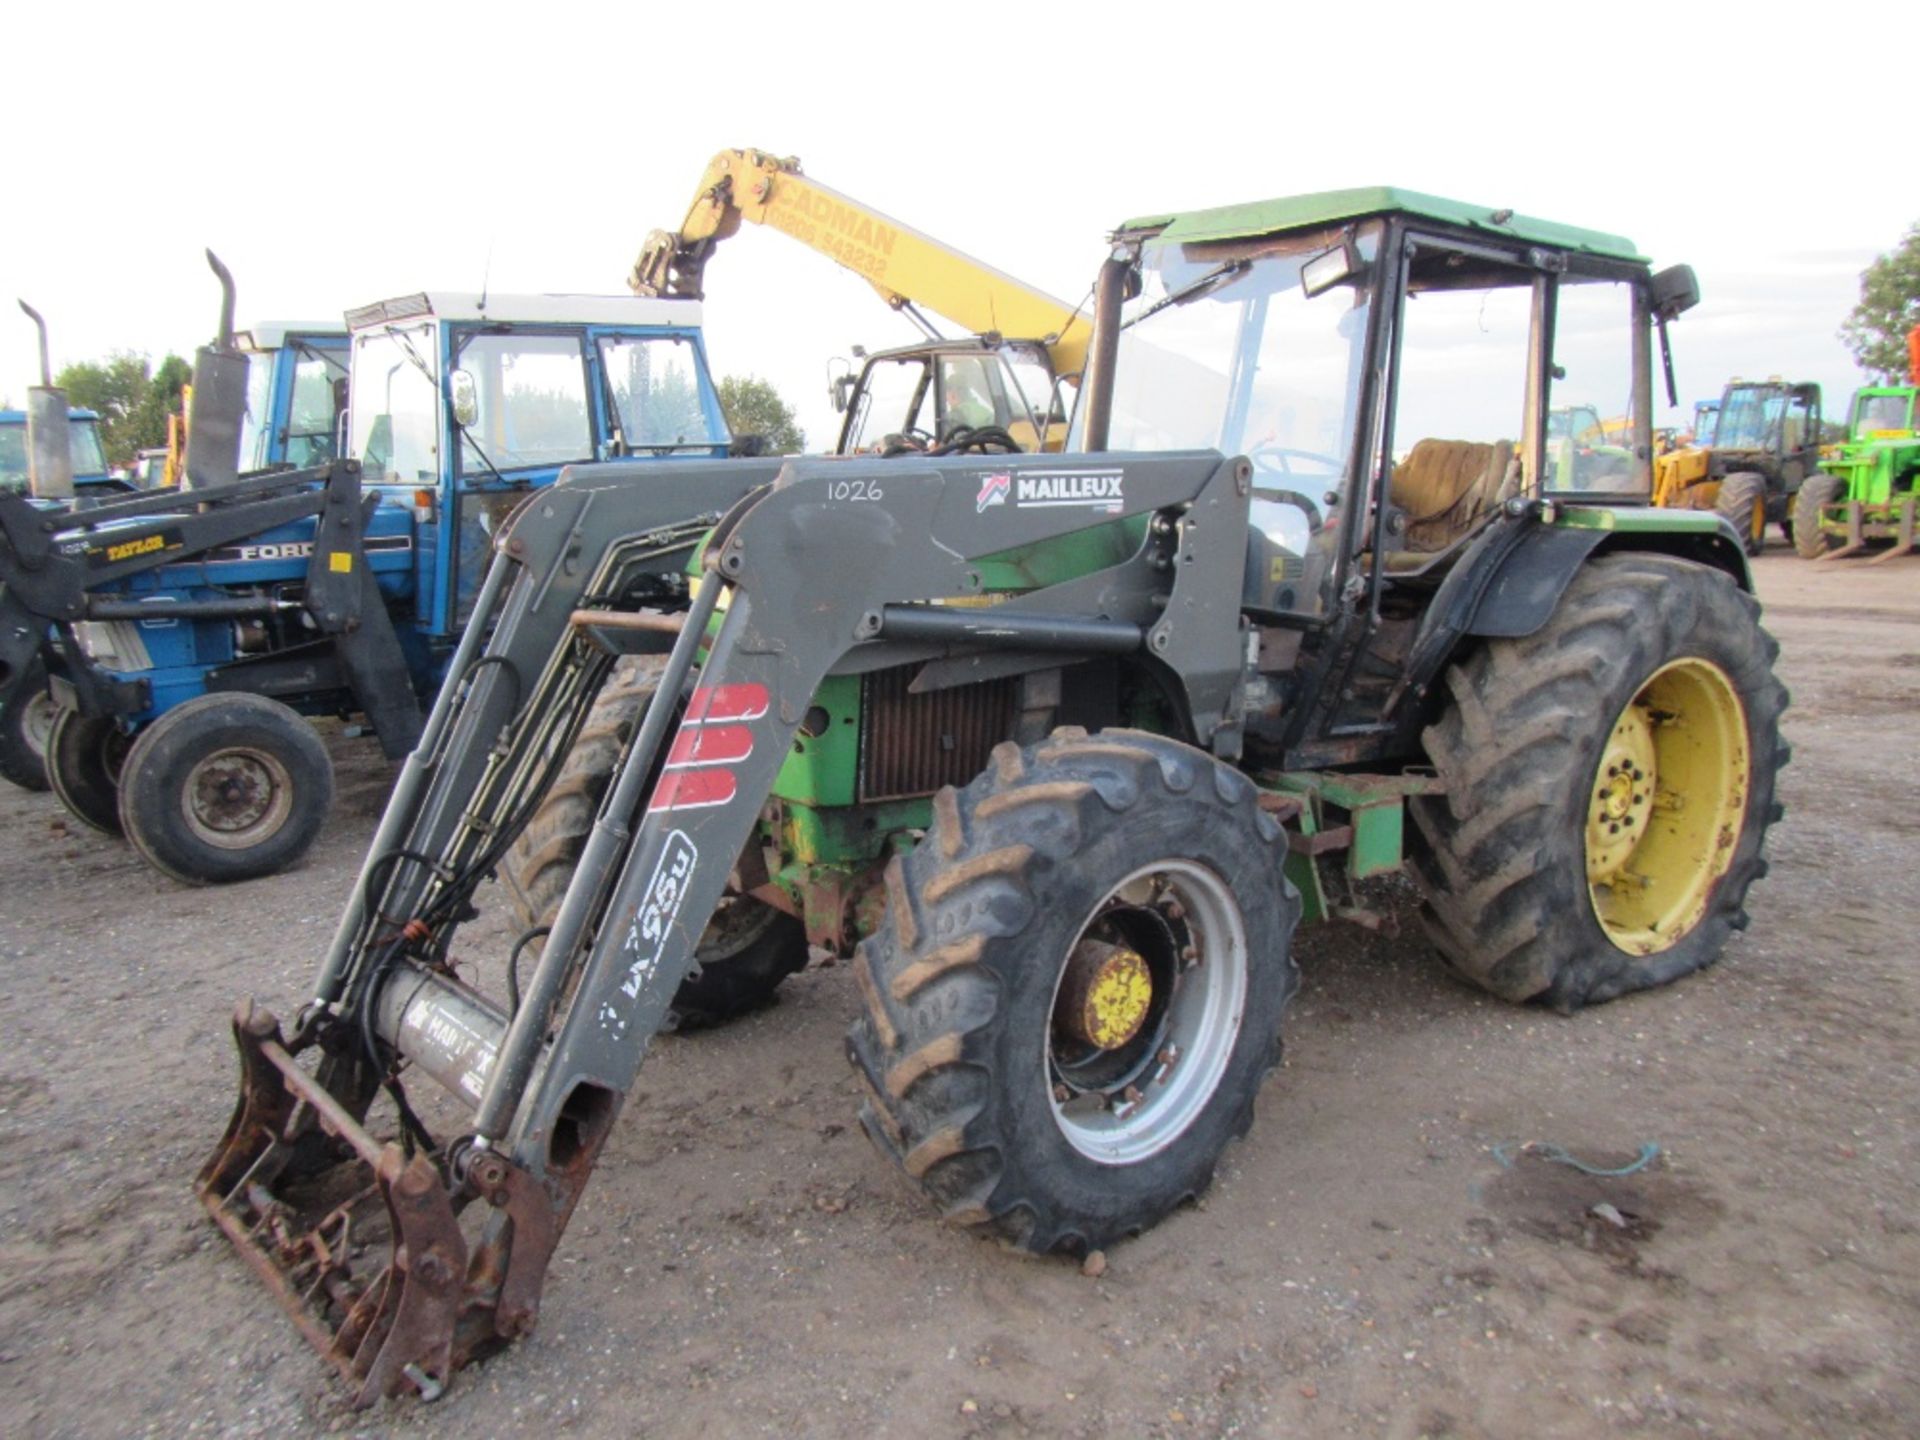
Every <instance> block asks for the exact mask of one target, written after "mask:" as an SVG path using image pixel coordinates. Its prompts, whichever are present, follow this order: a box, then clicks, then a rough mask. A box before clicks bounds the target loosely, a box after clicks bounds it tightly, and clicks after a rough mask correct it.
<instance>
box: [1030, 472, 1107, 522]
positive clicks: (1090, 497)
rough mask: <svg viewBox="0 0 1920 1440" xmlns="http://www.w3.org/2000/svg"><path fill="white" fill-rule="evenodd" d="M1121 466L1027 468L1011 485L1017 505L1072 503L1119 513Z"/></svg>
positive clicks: (1086, 507)
mask: <svg viewBox="0 0 1920 1440" xmlns="http://www.w3.org/2000/svg"><path fill="white" fill-rule="evenodd" d="M1125 487H1126V472H1125V471H1123V470H1029V471H1027V472H1026V473H1025V474H1023V475H1022V476H1021V477H1020V483H1019V484H1018V485H1016V486H1015V487H1014V492H1013V503H1014V504H1016V505H1028V506H1031V505H1072V506H1078V507H1082V508H1085V509H1088V510H1104V511H1107V512H1108V513H1110V514H1114V515H1117V514H1119V513H1120V507H1121V504H1122V502H1123V501H1124V500H1125V498H1126V495H1125Z"/></svg>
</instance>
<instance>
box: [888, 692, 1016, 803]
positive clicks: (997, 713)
mask: <svg viewBox="0 0 1920 1440" xmlns="http://www.w3.org/2000/svg"><path fill="white" fill-rule="evenodd" d="M919 669H920V667H919V666H918V665H902V666H899V667H897V668H895V669H892V670H876V671H874V672H873V673H872V674H870V675H867V676H866V677H865V678H864V680H863V681H862V683H861V704H860V726H861V733H860V798H861V799H862V800H863V801H868V800H898V799H903V798H905V797H907V796H911V795H930V794H932V793H933V792H934V791H935V790H938V789H939V788H940V787H941V786H942V785H964V784H966V783H967V782H968V781H969V780H971V779H973V777H974V776H976V775H978V774H979V773H980V772H981V771H982V770H984V769H986V768H987V757H988V756H989V755H990V754H991V753H992V751H993V747H994V746H995V745H997V744H999V743H1000V742H1001V741H1002V740H1005V739H1007V738H1008V737H1009V736H1010V735H1012V734H1013V725H1014V718H1015V709H1014V707H1015V705H1016V703H1017V687H1018V685H1019V682H1018V681H1017V680H1014V679H1011V678H1009V679H1001V680H987V681H982V682H980V683H977V684H972V685H960V686H956V687H955V688H953V689H951V690H935V691H933V692H932V693H930V694H925V695H914V694H910V693H908V690H907V686H908V685H909V684H911V683H912V681H913V677H914V675H915V674H916V673H918V671H919Z"/></svg>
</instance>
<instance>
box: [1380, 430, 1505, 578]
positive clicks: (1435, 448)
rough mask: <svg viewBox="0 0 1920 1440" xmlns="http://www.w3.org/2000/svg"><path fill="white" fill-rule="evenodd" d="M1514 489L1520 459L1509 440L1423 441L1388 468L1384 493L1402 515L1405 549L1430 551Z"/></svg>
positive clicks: (1452, 538) (1421, 552) (1464, 529)
mask: <svg viewBox="0 0 1920 1440" xmlns="http://www.w3.org/2000/svg"><path fill="white" fill-rule="evenodd" d="M1519 490H1520V464H1519V457H1518V456H1517V455H1516V454H1515V453H1514V448H1513V442H1512V441H1511V440H1496V441H1494V442H1493V443H1492V444H1486V443H1483V442H1481V441H1477V440H1434V439H1426V440H1422V441H1420V442H1419V443H1418V444H1417V445H1415V446H1414V447H1413V450H1412V452H1411V453H1409V454H1408V456H1407V458H1406V459H1405V460H1403V461H1401V462H1400V463H1399V464H1398V465H1396V466H1394V467H1393V478H1392V480H1391V481H1390V482H1389V484H1388V487H1387V496H1388V499H1390V500H1391V501H1392V502H1393V504H1394V505H1395V506H1396V507H1398V508H1399V509H1400V510H1402V511H1404V512H1405V513H1406V516H1407V532H1406V536H1405V539H1404V541H1403V544H1404V546H1405V548H1406V550H1407V551H1408V552H1411V553H1413V554H1416V555H1430V554H1433V553H1434V552H1435V551H1438V550H1445V549H1446V548H1447V547H1448V546H1449V545H1451V544H1453V542H1454V541H1456V540H1458V539H1459V538H1460V537H1461V536H1462V535H1465V534H1466V533H1467V531H1468V530H1470V529H1472V528H1473V524H1474V522H1475V521H1476V520H1478V519H1479V518H1480V517H1481V516H1482V515H1484V514H1485V513H1486V512H1487V511H1488V510H1491V509H1493V508H1494V507H1495V506H1497V505H1499V504H1501V503H1502V502H1504V501H1505V500H1506V499H1507V498H1508V497H1509V496H1511V495H1515V494H1518V493H1519Z"/></svg>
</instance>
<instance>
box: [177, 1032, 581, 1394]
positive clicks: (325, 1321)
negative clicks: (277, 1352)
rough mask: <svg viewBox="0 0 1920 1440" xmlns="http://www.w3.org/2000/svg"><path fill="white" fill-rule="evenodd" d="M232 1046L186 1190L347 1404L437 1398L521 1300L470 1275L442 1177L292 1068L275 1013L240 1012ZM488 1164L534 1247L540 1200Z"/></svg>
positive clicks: (500, 1195)
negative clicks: (204, 1150) (225, 1099)
mask: <svg viewBox="0 0 1920 1440" xmlns="http://www.w3.org/2000/svg"><path fill="white" fill-rule="evenodd" d="M233 1036H234V1043H235V1044H236V1045H237V1046H238V1048H239V1051H240V1099H239V1103H238V1105H237V1106H236V1107H235V1110H234V1114H233V1119H232V1121H231V1123H230V1124H229V1125H228V1127H227V1133H226V1136H225V1138H224V1139H223V1140H222V1141H221V1143H220V1145H219V1147H218V1148H217V1149H216V1150H215V1152H214V1155H213V1157H212V1159H211V1160H209V1161H208V1162H207V1164H206V1166H205V1168H204V1169H202V1170H201V1172H200V1176H199V1179H198V1180H197V1182H196V1183H195V1190H196V1193H197V1194H198V1195H199V1197H200V1202H201V1204H203V1205H204V1206H205V1207H206V1208H207V1211H208V1213H209V1214H210V1215H211V1216H212V1217H213V1220H214V1223H215V1224H217V1225H218V1226H219V1227H220V1229H221V1230H222V1231H223V1232H224V1233H225V1234H226V1236H227V1238H228V1239H230V1240H231V1241H233V1243H234V1245H235V1246H236V1247H237V1248H238V1249H239V1251H240V1253H241V1255H242V1256H244V1257H245V1258H246V1261H247V1263H248V1264H249V1265H251V1266H252V1267H253V1268H254V1270H255V1271H256V1272H257V1273H258V1274H259V1275H260V1277H261V1279H263V1280H264V1281H265V1282H266V1284H267V1287H268V1289H270V1290H271V1291H272V1292H273V1293H274V1295H275V1297H276V1298H277V1299H278V1300H279V1301H280V1303H281V1305H282V1306H283V1307H284V1308H285V1309H286V1310H287V1311H288V1313H289V1314H291V1315H292V1317H293V1320H294V1323H295V1324H297V1325H298V1326H299V1327H300V1331H301V1333H302V1334H304V1335H305V1336H306V1337H307V1339H308V1340H309V1341H310V1342H312V1344H313V1346H314V1348H315V1349H317V1350H318V1351H319V1352H320V1354H321V1355H322V1356H323V1357H324V1358H325V1359H326V1360H327V1361H328V1362H329V1363H330V1364H332V1365H333V1366H334V1368H335V1369H337V1370H338V1371H339V1372H340V1374H341V1375H342V1377H343V1378H345V1379H346V1380H347V1382H348V1383H349V1385H351V1386H352V1387H353V1390H354V1399H353V1403H354V1404H355V1405H356V1406H366V1405H370V1404H372V1403H373V1402H375V1401H376V1400H378V1399H380V1398H381V1397H382V1396H385V1395H394V1394H399V1393H402V1392H403V1391H405V1390H407V1389H409V1388H411V1389H412V1390H414V1391H416V1392H418V1393H419V1395H420V1396H421V1398H422V1399H425V1400H433V1399H437V1398H438V1397H439V1395H440V1393H441V1391H442V1390H443V1389H444V1387H445V1385H446V1383H447V1379H448V1377H449V1376H450V1375H451V1373H452V1372H453V1370H454V1369H455V1368H457V1367H458V1366H460V1365H461V1364H464V1363H465V1362H466V1361H467V1360H469V1359H473V1358H476V1357H477V1356H478V1355H480V1354H482V1353H485V1352H486V1351H487V1350H490V1349H492V1348H494V1347H495V1346H496V1345H498V1344H499V1343H501V1342H502V1341H504V1340H505V1339H507V1338H510V1336H511V1334H513V1333H516V1332H517V1331H518V1330H519V1329H522V1328H525V1327H527V1326H530V1325H531V1323H532V1311H533V1305H534V1297H533V1296H531V1295H518V1296H516V1295H514V1294H513V1292H514V1290H515V1289H516V1287H513V1286H503V1285H502V1284H501V1283H500V1280H499V1277H498V1276H497V1275H496V1274H494V1273H492V1269H491V1267H489V1265H488V1264H487V1263H486V1259H485V1256H486V1252H485V1250H484V1249H483V1250H482V1252H481V1253H480V1254H479V1255H475V1256H473V1257H471V1259H472V1263H471V1264H470V1254H469V1246H468V1243H467V1239H466V1237H465V1235H464V1234H463V1233H462V1230H461V1226H460V1222H459V1217H458V1215H457V1213H456V1203H457V1202H456V1199H455V1197H456V1195H458V1194H459V1193H460V1192H459V1191H458V1190H456V1189H454V1188H452V1187H450V1186H449V1184H448V1182H447V1177H446V1176H445V1175H444V1174H443V1172H442V1170H441V1168H440V1165H438V1164H436V1163H435V1160H434V1159H433V1158H431V1157H429V1156H428V1155H425V1154H422V1153H415V1154H413V1155H411V1156H409V1155H408V1154H407V1153H406V1152H405V1151H404V1150H403V1149H402V1148H401V1146H400V1145H398V1144H396V1143H394V1142H392V1141H383V1140H379V1139H376V1138H375V1137H374V1136H373V1135H371V1134H370V1133H369V1132H368V1131H367V1129H366V1128H365V1126H364V1125H363V1124H361V1123H360V1122H359V1121H357V1120H355V1119H354V1117H353V1116H352V1115H351V1114H350V1113H349V1112H348V1110H347V1109H346V1108H345V1107H344V1106H342V1105H341V1104H340V1102H339V1101H338V1100H337V1099H336V1098H335V1097H334V1096H333V1095H332V1094H330V1093H328V1091H327V1090H326V1089H325V1088H324V1087H323V1086H322V1085H321V1084H320V1083H319V1082H318V1081H317V1080H316V1079H315V1077H314V1076H312V1075H310V1074H309V1073H308V1072H307V1071H306V1070H304V1069H303V1068H301V1066H300V1065H299V1064H298V1063H296V1060H295V1053H297V1047H296V1050H290V1049H289V1048H288V1046H287V1044H286V1043H285V1042H284V1041H283V1040H282V1038H281V1035H280V1027H279V1024H278V1022H277V1021H276V1020H275V1019H274V1017H273V1016H272V1015H270V1014H269V1013H267V1012H266V1011H264V1010H260V1009H256V1008H255V1007H254V1006H253V1005H252V1004H250V1003H243V1004H242V1005H241V1006H240V1008H239V1009H238V1011H237V1012H236V1013H235V1015H234V1021H233ZM491 1158H492V1157H481V1159H480V1160H479V1161H478V1162H477V1163H476V1164H475V1165H474V1166H473V1167H472V1169H473V1170H474V1171H475V1172H486V1173H483V1174H480V1175H479V1176H478V1177H477V1178H479V1179H480V1180H481V1182H482V1190H483V1191H485V1190H489V1189H490V1190H491V1193H490V1195H489V1197H488V1198H490V1199H491V1200H492V1201H493V1203H494V1204H496V1205H498V1206H501V1207H502V1208H503V1209H505V1210H506V1211H507V1212H508V1213H509V1214H511V1215H512V1217H513V1219H514V1220H515V1222H516V1227H515V1228H516V1229H518V1230H520V1231H521V1232H522V1234H521V1240H522V1242H523V1243H525V1244H527V1245H529V1247H530V1248H532V1249H535V1250H538V1249H541V1248H542V1247H541V1246H540V1245H539V1243H538V1242H539V1239H540V1238H541V1232H542V1230H543V1229H544V1231H545V1232H546V1235H547V1236H548V1237H551V1236H552V1231H553V1226H552V1216H551V1212H550V1210H549V1209H548V1208H547V1206H546V1204H545V1197H544V1195H543V1194H542V1193H540V1192H539V1190H538V1187H531V1188H529V1187H522V1186H519V1185H517V1184H514V1183H513V1176H512V1175H511V1174H509V1173H508V1172H510V1171H511V1170H512V1167H510V1166H505V1165H500V1164H497V1163H496V1164H493V1165H491V1166H490V1165H489V1164H488V1161H489V1160H490V1159H491ZM551 1244H552V1238H547V1241H546V1248H550V1247H551ZM518 1288H524V1287H518ZM536 1288H537V1281H536Z"/></svg>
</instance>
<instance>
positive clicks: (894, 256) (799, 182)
mask: <svg viewBox="0 0 1920 1440" xmlns="http://www.w3.org/2000/svg"><path fill="white" fill-rule="evenodd" d="M742 220H748V221H751V222H752V223H753V224H755V225H771V226H772V227H773V228H774V229H776V230H779V231H782V232H784V233H785V234H788V235H791V236H792V237H793V238H794V239H796V240H798V241H799V242H800V243H801V244H802V245H806V246H808V247H810V248H811V249H814V250H817V251H819V252H820V253H821V254H822V255H825V256H827V257H828V258H829V259H831V260H834V261H836V262H838V263H839V264H840V265H842V266H844V267H845V268H846V269H848V270H851V271H852V272H853V273H854V274H856V275H858V276H860V278H861V279H863V280H865V281H866V282H867V283H868V284H870V285H872V286H873V288H874V289H875V290H877V291H879V292H880V296H881V298H882V299H884V300H885V301H886V302H887V303H888V304H889V305H891V306H892V307H893V308H894V309H896V310H899V309H906V308H909V307H924V308H925V309H927V310H931V311H932V312H934V313H935V314H937V315H941V316H944V317H945V318H946V319H948V320H950V321H952V322H953V323H954V324H956V325H962V326H965V327H966V328H967V329H968V330H970V331H973V332H974V333H975V334H981V335H985V334H998V335H1002V336H1006V337H1008V338H1017V339H1021V340H1037V341H1039V342H1040V343H1041V344H1043V345H1044V346H1045V347H1046V350H1047V354H1048V357H1049V358H1050V359H1051V361H1052V362H1053V369H1054V373H1055V374H1056V375H1060V376H1063V377H1064V376H1078V375H1079V373H1080V371H1081V369H1082V368H1083V367H1084V366H1085V363H1086V354H1087V343H1088V341H1089V340H1090V339H1091V338H1092V334H1093V326H1092V321H1091V320H1090V318H1089V317H1087V316H1086V315H1084V314H1082V313H1081V312H1080V311H1078V310H1076V309H1074V307H1072V306H1070V305H1067V304H1065V303H1064V302H1062V301H1060V300H1058V299H1055V298H1054V297H1053V296H1051V295H1049V294H1047V293H1046V292H1045V291H1044V290H1036V289H1035V288H1034V287H1033V286H1031V285H1028V284H1027V283H1026V282H1024V281H1022V280H1017V279H1015V278H1014V277H1013V276H1011V275H1008V274H1006V273H1005V272H1004V271H1001V270H996V269H994V268H993V267H992V266H991V265H986V264H983V263H982V262H980V261H978V260H975V259H974V258H973V257H972V256H970V255H965V254H962V253H961V252H960V251H958V250H955V249H954V248H953V247H952V246H950V245H945V244H942V243H941V242H940V241H938V240H935V239H934V238H933V237H932V236H930V235H926V234H923V233H922V232H920V231H918V230H915V229H913V228H912V227H911V226H908V225H902V224H901V223H900V222H899V221H897V220H894V219H892V218H890V217H889V216H886V215H883V214H881V213H880V212H879V211H877V210H875V209H873V208H872V207H871V206H867V205H863V204H861V203H860V202H859V201H858V200H854V199H852V198H851V197H849V196H846V195H842V194H841V193H840V192H839V191H837V190H831V189H829V188H827V187H826V186H825V185H822V184H820V183H819V182H817V181H815V180H812V179H809V178H808V177H807V176H806V175H804V174H802V173H801V170H800V162H799V161H798V160H795V159H781V158H779V157H777V156H774V155H769V154H768V153H767V152H765V151H764V150H722V151H721V152H720V153H719V154H718V155H715V156H714V157H713V160H712V161H711V162H710V163H709V164H708V166H707V171H706V174H705V175H703V176H702V177H701V179H700V188H699V190H698V192H697V193H696V194H695V196H694V201H693V205H692V207H691V208H690V209H688V211H687V217H686V219H685V220H683V221H682V222H681V223H680V228H679V229H678V230H677V231H672V230H655V231H653V232H652V233H651V234H649V235H648V236H647V239H646V243H645V244H644V245H643V246H642V248H641V251H640V258H639V260H638V261H636V262H635V264H634V267H633V274H632V276H631V277H630V278H629V280H628V282H627V283H628V284H629V285H631V286H632V287H633V289H634V291H635V292H636V293H637V294H640V295H681V296H688V297H692V298H696V299H697V298H699V297H700V295H701V293H702V292H701V275H702V271H703V270H704V268H705V266H706V262H707V257H708V256H709V255H710V254H711V253H712V250H713V247H714V246H715V245H717V244H718V243H719V242H720V241H722V240H725V239H726V238H727V237H729V236H730V235H733V234H734V233H735V232H737V231H738V230H739V228H740V222H741V221H742Z"/></svg>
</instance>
